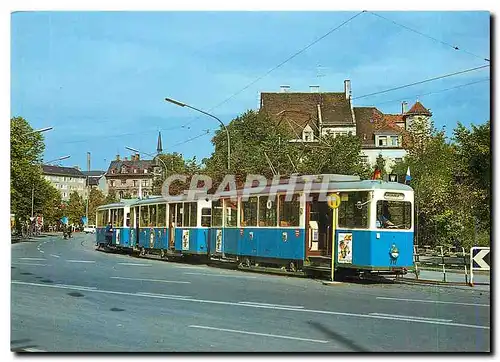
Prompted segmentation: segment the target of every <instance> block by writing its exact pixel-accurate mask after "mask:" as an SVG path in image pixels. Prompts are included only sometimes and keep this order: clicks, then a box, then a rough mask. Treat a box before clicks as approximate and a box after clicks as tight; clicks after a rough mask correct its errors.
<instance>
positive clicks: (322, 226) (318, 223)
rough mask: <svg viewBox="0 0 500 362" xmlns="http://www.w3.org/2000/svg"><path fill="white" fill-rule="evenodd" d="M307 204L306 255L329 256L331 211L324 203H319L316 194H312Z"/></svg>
mask: <svg viewBox="0 0 500 362" xmlns="http://www.w3.org/2000/svg"><path fill="white" fill-rule="evenodd" d="M311 196H312V199H313V200H312V201H311V202H309V203H308V204H309V205H308V207H307V209H308V210H307V211H308V215H307V218H306V223H307V227H308V233H307V236H306V237H307V239H308V240H307V246H308V247H307V254H308V255H311V256H326V257H329V256H331V247H332V221H333V213H332V209H331V208H330V207H328V204H327V203H326V201H319V200H318V194H312V195H311Z"/></svg>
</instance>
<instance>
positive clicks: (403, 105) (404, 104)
mask: <svg viewBox="0 0 500 362" xmlns="http://www.w3.org/2000/svg"><path fill="white" fill-rule="evenodd" d="M407 104H408V103H406V101H403V102H401V114H405V113H406V105H407Z"/></svg>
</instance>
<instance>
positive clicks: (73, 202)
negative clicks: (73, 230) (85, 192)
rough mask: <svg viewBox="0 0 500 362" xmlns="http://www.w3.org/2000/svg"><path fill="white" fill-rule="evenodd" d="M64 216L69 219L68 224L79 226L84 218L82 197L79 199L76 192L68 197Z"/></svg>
mask: <svg viewBox="0 0 500 362" xmlns="http://www.w3.org/2000/svg"><path fill="white" fill-rule="evenodd" d="M66 216H67V217H68V219H69V223H70V224H75V225H76V224H80V223H81V219H82V217H83V216H85V203H84V201H83V197H81V196H80V195H79V194H78V192H76V191H73V192H72V193H71V194H70V195H69V202H68V206H67V208H66Z"/></svg>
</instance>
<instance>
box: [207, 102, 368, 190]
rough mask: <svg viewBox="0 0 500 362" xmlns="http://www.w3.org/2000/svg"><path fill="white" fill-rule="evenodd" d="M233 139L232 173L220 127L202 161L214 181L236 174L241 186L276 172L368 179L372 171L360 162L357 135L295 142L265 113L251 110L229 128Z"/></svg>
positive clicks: (359, 147)
mask: <svg viewBox="0 0 500 362" xmlns="http://www.w3.org/2000/svg"><path fill="white" fill-rule="evenodd" d="M227 128H228V130H229V134H230V139H231V170H230V172H228V170H227V137H226V133H225V130H224V129H223V128H222V127H221V128H220V129H219V130H218V131H217V132H216V134H215V136H214V138H213V139H212V143H213V144H214V146H215V150H214V152H213V153H212V155H211V157H210V158H206V159H204V160H203V164H204V165H205V172H206V173H207V174H208V175H210V176H211V177H212V179H213V180H214V182H215V183H216V184H217V182H220V181H221V180H222V179H223V178H224V175H226V174H228V173H230V174H234V175H236V178H237V180H239V181H240V184H241V183H242V182H244V180H245V179H246V176H247V175H248V174H260V175H263V176H265V177H266V178H268V179H271V178H272V177H273V171H272V169H271V165H270V163H271V164H272V167H273V168H274V169H275V171H276V173H278V174H280V175H282V176H289V175H291V174H292V173H298V174H319V173H342V174H354V175H360V176H362V177H366V176H367V174H368V173H369V171H368V170H367V169H366V168H365V167H364V166H363V165H362V163H361V161H360V157H359V155H360V153H361V141H360V140H359V138H357V137H355V136H351V135H349V136H338V137H333V136H323V137H322V139H321V141H320V142H314V143H305V142H289V141H290V140H293V139H296V138H297V135H295V134H292V132H291V131H290V128H288V127H286V125H285V122H283V123H280V124H278V123H276V122H275V121H273V120H271V119H270V118H269V117H268V116H266V115H265V114H262V113H258V112H254V111H248V112H246V113H244V114H242V115H241V116H239V117H237V118H235V119H234V120H233V121H231V122H230V124H229V125H228V126H227Z"/></svg>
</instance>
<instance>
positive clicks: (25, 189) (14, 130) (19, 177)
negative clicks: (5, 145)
mask: <svg viewBox="0 0 500 362" xmlns="http://www.w3.org/2000/svg"><path fill="white" fill-rule="evenodd" d="M44 149H45V145H44V143H43V136H42V134H40V133H36V132H33V128H32V127H31V126H30V125H29V123H28V121H26V120H25V119H24V118H22V117H14V118H11V120H10V207H11V213H13V214H16V218H17V219H18V221H23V220H27V219H28V218H29V217H30V216H31V201H32V193H33V188H35V192H34V196H35V197H34V207H35V208H36V212H39V213H42V214H44V215H45V214H47V215H49V218H52V217H54V216H53V214H54V213H55V210H54V209H52V207H55V206H54V205H53V204H52V203H51V202H50V200H51V199H52V198H53V197H54V195H55V193H54V190H53V189H50V188H49V187H48V185H47V183H46V182H45V180H44V179H43V176H42V172H41V168H40V165H41V161H42V154H43V151H44ZM47 207H49V208H51V209H50V210H48V209H46V208H47ZM20 224H21V223H17V225H20Z"/></svg>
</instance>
